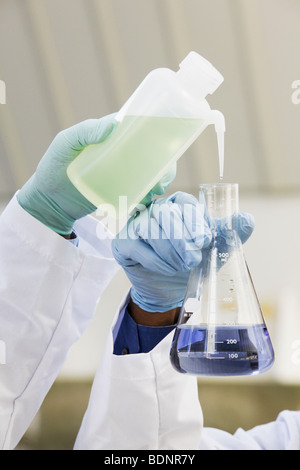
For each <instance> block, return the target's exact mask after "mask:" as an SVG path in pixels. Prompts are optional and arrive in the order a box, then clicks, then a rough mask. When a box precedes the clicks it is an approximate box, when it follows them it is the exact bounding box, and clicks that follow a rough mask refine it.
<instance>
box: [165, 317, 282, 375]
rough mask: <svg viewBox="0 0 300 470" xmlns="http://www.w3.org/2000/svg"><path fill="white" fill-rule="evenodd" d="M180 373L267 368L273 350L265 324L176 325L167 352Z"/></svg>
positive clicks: (243, 371) (232, 372) (254, 371)
mask: <svg viewBox="0 0 300 470" xmlns="http://www.w3.org/2000/svg"><path fill="white" fill-rule="evenodd" d="M170 359H171V363H172V365H173V367H174V368H175V369H176V370H177V371H178V372H181V373H188V374H193V375H205V376H235V375H254V374H260V373H262V372H265V371H267V370H268V369H269V368H270V367H271V365H272V364H273V362H274V352H273V348H272V344H271V341H270V338H269V334H268V331H267V328H266V326H265V324H261V325H251V326H240V325H239V326H234V327H233V326H215V327H214V328H213V329H212V328H210V329H209V328H208V327H207V326H197V327H195V326H189V325H181V326H178V327H177V329H176V331H175V335H174V339H173V343H172V347H171V352H170Z"/></svg>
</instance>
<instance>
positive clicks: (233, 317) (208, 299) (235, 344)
mask: <svg viewBox="0 0 300 470" xmlns="http://www.w3.org/2000/svg"><path fill="white" fill-rule="evenodd" d="M200 203H203V204H205V206H206V208H205V211H206V214H207V217H208V221H209V224H210V227H211V230H212V234H213V237H212V242H211V245H210V247H209V248H208V249H207V251H206V253H203V261H202V262H201V263H200V265H199V266H197V267H195V268H193V269H192V271H191V274H190V278H189V282H188V286H187V292H186V296H185V300H184V303H183V306H182V309H181V312H180V316H179V320H178V324H177V327H176V330H175V334H174V339H173V343H172V347H171V352H170V357H171V362H172V364H173V366H174V368H175V369H176V370H178V371H179V372H183V373H189V374H196V375H210V376H211V375H215V376H221V375H252V374H259V373H261V372H265V371H266V370H267V369H269V368H270V367H271V365H272V363H273V362H274V351H273V347H272V344H271V341H270V337H269V334H268V330H267V328H266V325H265V321H264V318H263V315H262V312H261V309H260V305H259V301H258V298H257V295H256V292H255V289H254V286H253V283H252V279H251V276H250V272H249V269H248V267H247V263H246V261H245V258H244V253H243V248H242V243H241V240H240V238H239V236H238V232H237V230H236V228H237V227H236V225H237V221H238V218H237V213H238V185H237V184H227V183H225V184H223V183H220V184H205V185H201V187H200Z"/></svg>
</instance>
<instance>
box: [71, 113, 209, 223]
mask: <svg viewBox="0 0 300 470" xmlns="http://www.w3.org/2000/svg"><path fill="white" fill-rule="evenodd" d="M206 125H207V124H206V121H205V120H203V119H183V118H172V117H152V116H127V117H124V119H123V120H122V122H120V123H119V124H117V127H116V129H115V130H114V131H113V133H112V134H111V135H110V136H109V137H108V139H107V140H106V141H104V142H102V143H100V144H95V145H89V146H88V147H87V148H85V149H84V150H83V151H82V152H81V154H80V155H79V156H78V157H77V158H76V159H75V160H74V162H72V163H71V165H70V166H69V168H68V176H69V178H70V180H71V181H72V183H73V184H74V185H75V186H76V188H77V189H78V190H79V191H80V192H81V193H82V194H83V195H84V196H85V197H86V198H87V199H88V200H89V201H91V202H92V203H93V204H94V205H95V206H97V207H99V206H101V205H102V204H111V205H112V206H114V208H115V211H116V213H117V214H118V212H119V197H120V196H126V197H127V208H128V211H127V212H128V213H129V212H130V211H131V210H132V209H134V207H136V206H137V205H138V203H139V202H140V201H141V200H142V199H143V198H144V197H145V196H146V194H147V193H148V192H149V191H150V190H151V189H152V188H153V187H154V186H155V184H156V183H157V182H158V180H159V179H160V178H161V177H162V176H163V175H164V174H165V173H166V172H167V171H168V169H169V167H170V166H171V165H172V164H173V163H174V162H175V161H176V160H177V159H178V158H179V157H180V156H181V155H182V154H183V153H184V151H185V150H186V149H187V148H188V147H189V145H191V143H192V142H193V141H194V140H195V139H196V137H197V136H198V135H199V134H200V133H201V132H202V130H203V129H204V128H205V127H206ZM126 215H127V214H119V216H126Z"/></svg>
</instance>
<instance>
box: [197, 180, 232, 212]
mask: <svg viewBox="0 0 300 470" xmlns="http://www.w3.org/2000/svg"><path fill="white" fill-rule="evenodd" d="M238 192H239V189H238V184H237V183H215V184H201V185H200V193H199V199H200V202H201V203H203V204H205V206H206V210H207V213H208V216H209V217H211V218H224V217H225V218H227V217H228V218H230V219H231V218H232V215H233V214H235V213H237V212H238V210H239V195H238Z"/></svg>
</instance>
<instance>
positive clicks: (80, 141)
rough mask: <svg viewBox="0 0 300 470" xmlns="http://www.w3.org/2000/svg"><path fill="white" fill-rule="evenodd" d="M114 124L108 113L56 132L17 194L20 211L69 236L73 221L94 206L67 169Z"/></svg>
mask: <svg viewBox="0 0 300 470" xmlns="http://www.w3.org/2000/svg"><path fill="white" fill-rule="evenodd" d="M115 124H116V121H115V119H114V115H113V114H111V115H109V116H105V117H103V118H101V119H88V120H86V121H83V122H80V123H79V124H76V125H75V126H72V127H69V128H68V129H66V130H64V131H61V132H59V133H58V134H57V136H56V137H55V138H54V140H53V141H52V143H51V144H50V146H49V148H48V150H47V151H46V153H45V155H44V156H43V158H42V160H41V161H40V163H39V164H38V166H37V169H36V172H35V173H34V174H33V176H32V177H31V178H30V179H29V180H28V181H27V183H25V185H24V186H23V187H22V188H21V190H20V192H19V193H18V195H17V199H18V202H19V204H20V205H21V206H22V207H23V209H25V210H26V211H27V212H29V213H30V214H31V215H32V216H33V217H35V218H36V219H38V220H39V221H40V222H42V223H43V224H45V225H47V226H48V227H49V228H51V229H52V230H54V231H55V232H57V233H60V234H61V235H68V234H70V233H72V227H73V224H74V222H75V221H76V220H77V219H80V218H81V217H84V216H85V215H87V214H90V213H92V212H94V211H95V210H96V207H95V206H94V205H93V204H92V203H90V202H89V201H88V200H87V199H86V198H85V197H84V196H83V195H82V194H81V193H80V192H79V191H78V190H77V189H76V188H75V186H74V185H73V184H72V183H71V181H70V180H69V178H68V176H67V168H68V166H69V164H70V163H71V162H72V161H73V160H74V158H76V157H77V155H79V153H80V152H81V151H82V150H83V149H84V148H85V146H87V145H89V144H95V143H99V142H102V141H103V140H105V139H106V138H107V137H108V136H109V135H110V133H111V132H112V130H113V129H114V127H115Z"/></svg>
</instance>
